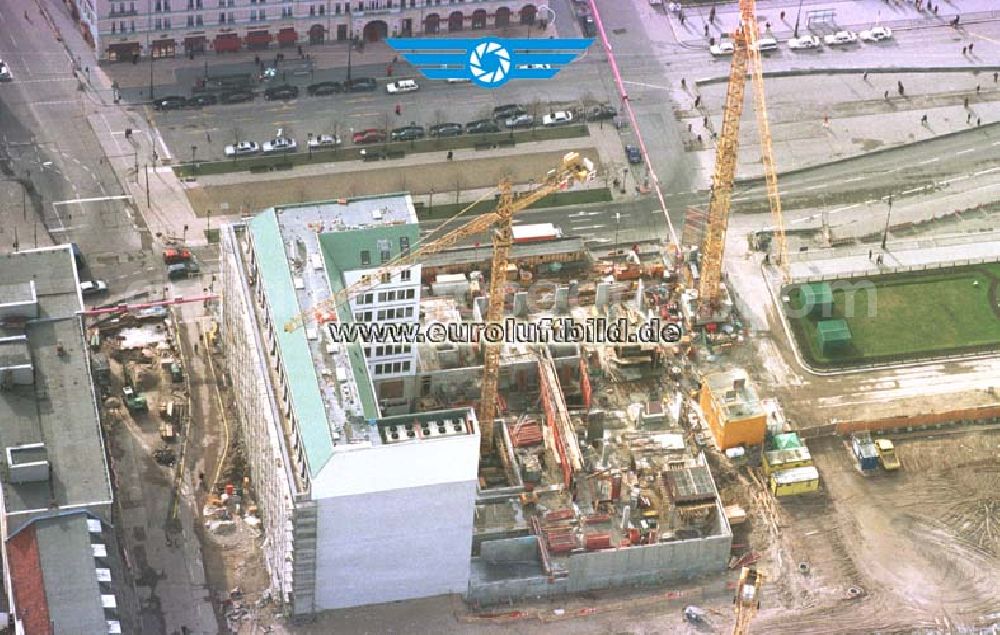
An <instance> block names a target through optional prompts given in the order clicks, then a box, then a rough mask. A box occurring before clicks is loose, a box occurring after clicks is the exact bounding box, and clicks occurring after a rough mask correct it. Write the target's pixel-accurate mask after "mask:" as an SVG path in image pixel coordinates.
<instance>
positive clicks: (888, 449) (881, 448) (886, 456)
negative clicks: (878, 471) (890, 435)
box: [875, 439, 900, 472]
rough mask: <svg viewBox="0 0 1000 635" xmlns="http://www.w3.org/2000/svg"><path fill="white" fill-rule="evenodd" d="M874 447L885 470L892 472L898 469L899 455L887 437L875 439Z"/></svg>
mask: <svg viewBox="0 0 1000 635" xmlns="http://www.w3.org/2000/svg"><path fill="white" fill-rule="evenodd" d="M875 449H876V450H878V458H879V461H880V462H881V463H882V469H884V470H885V471H887V472H894V471H896V470H898V469H899V466H900V463H899V457H898V456H896V448H895V447H894V446H893V445H892V441H890V440H889V439H876V440H875Z"/></svg>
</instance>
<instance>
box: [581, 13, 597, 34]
mask: <svg viewBox="0 0 1000 635" xmlns="http://www.w3.org/2000/svg"><path fill="white" fill-rule="evenodd" d="M580 28H581V29H583V35H584V37H594V36H595V35H596V34H597V25H596V24H595V23H594V16H592V15H583V16H580Z"/></svg>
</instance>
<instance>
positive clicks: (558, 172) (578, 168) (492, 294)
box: [285, 152, 594, 455]
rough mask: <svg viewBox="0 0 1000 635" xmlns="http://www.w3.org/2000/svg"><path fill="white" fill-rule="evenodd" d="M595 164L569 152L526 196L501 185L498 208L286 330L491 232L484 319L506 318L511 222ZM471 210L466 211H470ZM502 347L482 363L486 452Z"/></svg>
mask: <svg viewBox="0 0 1000 635" xmlns="http://www.w3.org/2000/svg"><path fill="white" fill-rule="evenodd" d="M593 174H594V164H593V163H592V162H591V161H590V160H589V159H587V158H586V157H581V156H580V155H579V154H578V153H576V152H569V153H567V154H566V155H565V156H563V158H562V162H561V164H560V165H559V167H558V168H556V169H554V170H551V171H549V173H548V174H547V175H546V176H545V178H544V180H543V181H542V184H541V185H539V186H538V187H536V188H535V189H534V190H532V191H531V192H529V193H527V194H524V195H523V196H518V197H516V198H515V197H514V193H513V185H512V184H511V182H510V181H509V180H506V179H505V180H503V181H502V182H501V183H500V202H499V204H498V205H497V207H496V209H494V210H493V211H491V212H487V213H485V214H482V215H480V216H477V217H475V218H474V219H472V220H471V221H469V222H468V223H466V224H465V225H462V226H461V227H458V228H456V229H452V230H450V231H448V232H447V233H445V234H443V235H441V236H440V237H438V238H433V237H430V238H429V239H425V240H423V241H421V242H420V243H418V244H417V245H415V246H414V248H412V249H411V250H410V251H409V252H408V253H405V254H402V255H400V256H398V257H396V258H394V259H392V260H390V261H389V262H387V263H385V264H384V265H382V266H381V267H380V268H379V269H378V270H376V271H375V272H373V273H372V274H370V275H368V276H365V277H363V278H362V279H361V280H359V281H358V282H356V283H354V284H352V285H350V286H347V287H345V288H343V289H341V290H340V291H338V292H336V293H334V294H333V295H331V296H330V297H329V298H327V299H325V300H323V301H321V302H319V303H317V304H316V305H314V306H312V307H309V308H308V309H306V310H304V311H302V312H301V313H299V314H298V315H297V316H295V317H294V318H292V319H291V320H289V321H288V322H287V323H286V324H285V331H287V332H292V331H294V330H295V329H298V328H300V327H302V325H303V324H305V323H306V322H310V321H313V320H318V319H320V316H322V315H324V314H326V315H329V314H336V311H335V309H336V307H337V305H338V304H340V303H342V302H345V301H348V300H349V299H350V298H351V297H352V296H354V295H356V294H357V293H359V292H361V291H365V290H367V289H370V288H372V287H375V286H377V285H378V284H379V282H380V281H381V280H383V279H385V278H391V276H392V275H394V274H395V273H396V272H397V271H398V270H399V268H400V267H406V266H409V265H412V264H416V263H417V262H419V260H420V259H421V258H422V257H423V256H427V255H429V254H433V253H436V252H439V251H441V250H443V249H446V248H448V247H451V246H453V245H454V244H455V243H457V242H458V241H459V240H461V239H463V238H466V237H469V236H475V235H476V234H480V233H482V232H485V231H489V230H490V229H492V230H493V262H492V268H491V269H490V290H489V300H488V304H487V306H488V308H487V311H486V317H485V321H486V323H487V324H494V323H499V322H501V321H502V320H503V308H504V294H503V292H504V282H505V281H506V271H507V264H508V261H509V256H510V247H511V244H512V243H513V223H512V219H513V216H514V214H516V213H517V212H519V211H521V210H523V209H525V208H527V207H530V206H531V205H533V204H534V203H537V202H538V201H539V200H541V199H543V198H545V197H546V196H548V195H549V194H552V193H553V192H555V191H557V190H560V189H563V188H565V187H567V186H569V185H571V184H573V183H580V182H583V181H587V180H589V179H591V178H593ZM466 209H468V208H466ZM500 348H501V347H500V345H499V344H496V345H486V346H485V351H484V355H483V357H484V361H483V378H482V398H481V400H480V404H479V412H478V415H479V421H480V422H481V423H480V427H481V429H482V448H481V450H482V452H483V454H484V455H485V454H488V453H490V452H492V450H493V420H494V418H495V416H496V401H497V382H498V380H499V375H500Z"/></svg>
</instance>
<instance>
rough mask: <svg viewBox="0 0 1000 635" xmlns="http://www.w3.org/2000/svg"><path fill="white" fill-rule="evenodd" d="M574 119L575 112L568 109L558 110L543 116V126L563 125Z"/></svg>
mask: <svg viewBox="0 0 1000 635" xmlns="http://www.w3.org/2000/svg"><path fill="white" fill-rule="evenodd" d="M572 121H573V113H571V112H569V111H568V110H557V111H555V112H550V113H549V114H547V115H545V116H544V117H542V125H543V126H562V125H564V124H568V123H570V122H572Z"/></svg>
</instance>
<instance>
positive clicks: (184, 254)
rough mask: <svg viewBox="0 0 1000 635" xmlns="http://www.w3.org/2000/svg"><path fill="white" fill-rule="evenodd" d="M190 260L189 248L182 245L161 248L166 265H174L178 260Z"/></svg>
mask: <svg viewBox="0 0 1000 635" xmlns="http://www.w3.org/2000/svg"><path fill="white" fill-rule="evenodd" d="M188 260H191V250H189V249H186V248H184V247H171V248H169V249H164V250H163V262H164V263H166V264H168V265H175V264H177V263H178V262H187V261H188Z"/></svg>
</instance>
